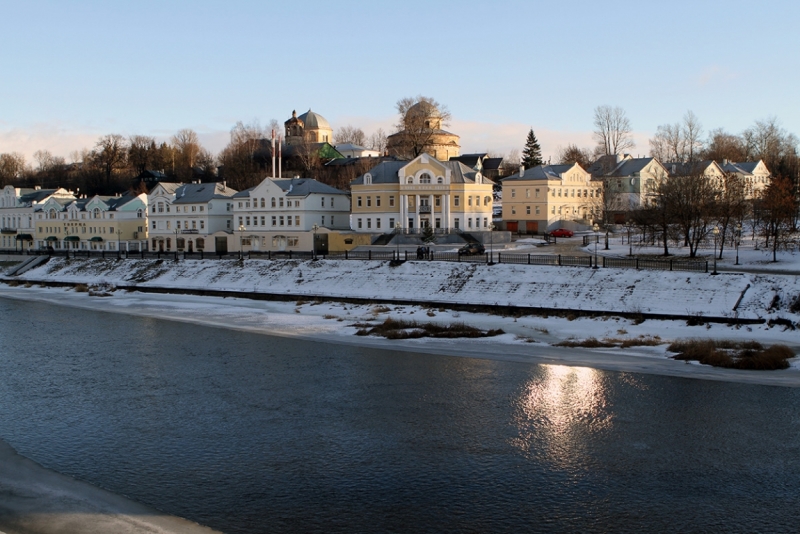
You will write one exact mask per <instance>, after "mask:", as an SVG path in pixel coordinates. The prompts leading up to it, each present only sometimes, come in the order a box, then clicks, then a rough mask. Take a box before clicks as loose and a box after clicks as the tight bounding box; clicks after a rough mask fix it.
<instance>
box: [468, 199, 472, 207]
mask: <svg viewBox="0 0 800 534" xmlns="http://www.w3.org/2000/svg"><path fill="white" fill-rule="evenodd" d="M467 206H472V197H467Z"/></svg>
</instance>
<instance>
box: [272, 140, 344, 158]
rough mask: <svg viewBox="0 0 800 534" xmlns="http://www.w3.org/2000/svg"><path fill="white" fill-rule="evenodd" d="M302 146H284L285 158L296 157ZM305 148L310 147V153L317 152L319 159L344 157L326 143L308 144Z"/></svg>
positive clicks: (282, 148)
mask: <svg viewBox="0 0 800 534" xmlns="http://www.w3.org/2000/svg"><path fill="white" fill-rule="evenodd" d="M302 146H303V145H283V146H282V147H281V150H282V152H283V157H284V158H289V157H292V156H294V155H295V152H297V151H298V150H300V149H301V147H302ZM305 146H306V147H308V150H309V151H317V152H318V153H319V157H321V158H324V159H336V158H343V157H344V156H343V155H342V154H340V153H339V151H338V150H336V149H335V148H334V147H333V145H331V144H330V143H326V142H324V141H323V142H322V143H308V144H307V145H305Z"/></svg>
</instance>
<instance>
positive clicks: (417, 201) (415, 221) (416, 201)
mask: <svg viewBox="0 0 800 534" xmlns="http://www.w3.org/2000/svg"><path fill="white" fill-rule="evenodd" d="M414 202H415V203H416V205H415V206H414V208H415V212H416V213H415V214H414V229H415V230H416V231H417V232H419V195H414Z"/></svg>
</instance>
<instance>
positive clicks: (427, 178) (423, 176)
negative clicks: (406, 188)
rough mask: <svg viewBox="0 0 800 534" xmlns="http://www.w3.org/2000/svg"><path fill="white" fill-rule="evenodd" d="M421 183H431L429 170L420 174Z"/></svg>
mask: <svg viewBox="0 0 800 534" xmlns="http://www.w3.org/2000/svg"><path fill="white" fill-rule="evenodd" d="M419 183H421V184H429V183H431V175H430V174H428V173H427V172H425V173H422V174H420V176H419Z"/></svg>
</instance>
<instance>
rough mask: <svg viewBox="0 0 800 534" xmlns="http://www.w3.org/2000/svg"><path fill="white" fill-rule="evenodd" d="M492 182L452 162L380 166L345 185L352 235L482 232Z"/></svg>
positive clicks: (426, 158)
mask: <svg viewBox="0 0 800 534" xmlns="http://www.w3.org/2000/svg"><path fill="white" fill-rule="evenodd" d="M492 185H493V184H492V182H491V180H488V179H486V178H484V177H483V176H482V175H481V173H480V172H478V171H476V170H474V169H471V168H469V167H467V166H465V165H464V164H462V163H460V162H456V161H446V162H442V161H439V160H437V159H436V158H434V157H432V156H430V155H428V154H421V155H419V156H418V157H416V158H414V159H413V160H411V161H384V162H382V163H380V164H379V165H377V166H376V167H374V168H372V169H370V171H369V172H367V173H365V174H363V175H362V176H360V177H358V178H357V179H356V180H355V181H354V182H353V183H352V184H351V192H352V214H351V218H350V223H351V224H350V226H351V229H352V230H354V231H356V232H372V233H392V232H395V231H397V230H399V231H402V232H403V233H411V234H414V233H420V232H422V231H423V229H424V228H425V227H430V228H432V229H433V231H434V233H440V234H442V233H450V232H453V231H470V230H471V231H485V230H488V229H489V226H490V224H491V220H492Z"/></svg>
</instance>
